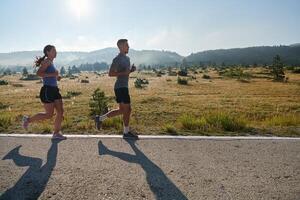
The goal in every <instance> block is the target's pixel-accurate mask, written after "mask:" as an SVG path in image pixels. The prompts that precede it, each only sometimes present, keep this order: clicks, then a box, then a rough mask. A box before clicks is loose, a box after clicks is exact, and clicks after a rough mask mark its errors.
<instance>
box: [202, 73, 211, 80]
mask: <svg viewBox="0 0 300 200" xmlns="http://www.w3.org/2000/svg"><path fill="white" fill-rule="evenodd" d="M202 78H204V79H210V76H209V75H207V74H203V76H202Z"/></svg>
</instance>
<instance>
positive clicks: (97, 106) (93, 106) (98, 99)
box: [89, 88, 108, 116]
mask: <svg viewBox="0 0 300 200" xmlns="http://www.w3.org/2000/svg"><path fill="white" fill-rule="evenodd" d="M89 106H90V115H91V116H95V115H102V114H104V113H106V112H107V111H108V98H107V97H106V96H105V93H104V92H103V91H101V90H100V89H99V88H97V89H96V90H95V91H94V93H93V94H92V98H91V99H90V103H89Z"/></svg>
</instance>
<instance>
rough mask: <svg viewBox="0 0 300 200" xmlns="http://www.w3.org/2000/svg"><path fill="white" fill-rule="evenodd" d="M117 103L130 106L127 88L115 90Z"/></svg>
mask: <svg viewBox="0 0 300 200" xmlns="http://www.w3.org/2000/svg"><path fill="white" fill-rule="evenodd" d="M115 95H116V101H117V103H124V104H130V96H129V91H128V88H126V87H124V88H116V89H115Z"/></svg>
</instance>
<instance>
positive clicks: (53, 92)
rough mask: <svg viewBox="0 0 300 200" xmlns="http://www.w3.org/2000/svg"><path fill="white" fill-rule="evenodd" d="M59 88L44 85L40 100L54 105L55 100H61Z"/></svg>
mask: <svg viewBox="0 0 300 200" xmlns="http://www.w3.org/2000/svg"><path fill="white" fill-rule="evenodd" d="M61 98H62V97H61V94H60V93H59V89H58V87H54V86H48V85H44V86H43V87H42V88H41V91H40V99H41V101H42V102H43V103H54V101H55V100H57V99H61Z"/></svg>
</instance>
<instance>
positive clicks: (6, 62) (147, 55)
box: [0, 43, 300, 70]
mask: <svg viewBox="0 0 300 200" xmlns="http://www.w3.org/2000/svg"><path fill="white" fill-rule="evenodd" d="M117 54H118V49H117V48H105V49H100V50H96V51H91V52H76V51H63V52H58V56H57V59H56V60H55V63H56V65H57V66H58V67H60V66H72V65H76V66H79V65H81V64H87V63H89V64H93V63H95V62H99V63H101V62H105V63H107V64H110V63H111V61H112V60H113V58H114V57H115V56H116V55H117ZM277 54H279V55H280V57H281V58H282V60H283V62H284V63H285V64H289V65H300V43H296V44H292V45H289V46H260V47H247V48H234V49H217V50H209V51H202V52H198V53H193V54H191V55H189V56H187V57H183V56H181V55H179V54H178V53H176V52H170V51H158V50H134V49H130V51H129V57H130V60H131V63H134V64H136V65H139V64H144V65H152V66H153V65H156V66H159V65H165V66H172V65H176V64H180V63H182V61H183V59H185V60H186V62H187V63H188V64H189V65H192V64H196V65H199V64H216V65H221V64H222V63H224V64H225V65H237V64H243V65H253V64H255V63H256V64H271V63H272V60H273V57H274V56H275V55H277ZM41 55H42V52H41V51H20V52H12V53H0V67H1V66H2V67H8V66H9V67H10V68H11V69H14V68H15V67H16V66H32V65H33V61H34V58H35V56H41ZM19 70H20V69H19Z"/></svg>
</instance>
